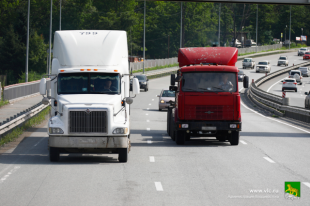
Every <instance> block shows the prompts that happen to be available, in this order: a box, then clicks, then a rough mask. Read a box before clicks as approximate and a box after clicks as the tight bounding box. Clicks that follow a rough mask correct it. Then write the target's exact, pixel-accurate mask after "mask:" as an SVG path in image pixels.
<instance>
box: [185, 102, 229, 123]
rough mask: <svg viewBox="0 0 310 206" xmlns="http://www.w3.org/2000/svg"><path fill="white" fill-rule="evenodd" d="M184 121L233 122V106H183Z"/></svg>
mask: <svg viewBox="0 0 310 206" xmlns="http://www.w3.org/2000/svg"><path fill="white" fill-rule="evenodd" d="M185 119H186V120H233V119H234V106H233V105H224V106H222V105H199V106H190V105H187V106H185Z"/></svg>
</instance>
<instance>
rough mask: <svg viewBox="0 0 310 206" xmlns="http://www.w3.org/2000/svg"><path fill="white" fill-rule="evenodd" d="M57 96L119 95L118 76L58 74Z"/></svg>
mask: <svg viewBox="0 0 310 206" xmlns="http://www.w3.org/2000/svg"><path fill="white" fill-rule="evenodd" d="M57 85H58V88H57V91H58V94H94V93H95V94H120V76H119V74H113V73H112V74H111V73H67V74H59V75H58V80H57Z"/></svg>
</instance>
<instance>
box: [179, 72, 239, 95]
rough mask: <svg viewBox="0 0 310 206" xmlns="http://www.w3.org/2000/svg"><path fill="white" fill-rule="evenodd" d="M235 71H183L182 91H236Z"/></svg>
mask: <svg viewBox="0 0 310 206" xmlns="http://www.w3.org/2000/svg"><path fill="white" fill-rule="evenodd" d="M236 79H237V78H236V73H228V72H226V73H224V72H195V73H191V72H186V73H183V79H182V91H184V92H236V91H237V82H236Z"/></svg>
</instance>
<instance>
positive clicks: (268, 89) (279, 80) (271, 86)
mask: <svg viewBox="0 0 310 206" xmlns="http://www.w3.org/2000/svg"><path fill="white" fill-rule="evenodd" d="M283 79H285V78H283ZM283 79H281V80H279V81H277V82H276V83H274V84H273V85H271V86H270V87H269V88H268V89H267V92H269V90H270V89H271V88H272V87H273V86H274V85H276V84H278V83H279V82H281V81H282V80H283Z"/></svg>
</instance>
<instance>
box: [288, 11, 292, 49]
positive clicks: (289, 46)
mask: <svg viewBox="0 0 310 206" xmlns="http://www.w3.org/2000/svg"><path fill="white" fill-rule="evenodd" d="M291 17H292V5H291V6H290V32H289V36H290V41H289V43H288V49H291Z"/></svg>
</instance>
